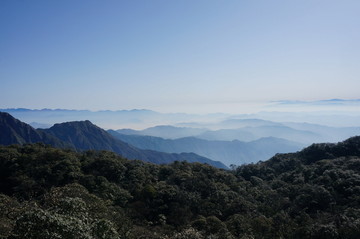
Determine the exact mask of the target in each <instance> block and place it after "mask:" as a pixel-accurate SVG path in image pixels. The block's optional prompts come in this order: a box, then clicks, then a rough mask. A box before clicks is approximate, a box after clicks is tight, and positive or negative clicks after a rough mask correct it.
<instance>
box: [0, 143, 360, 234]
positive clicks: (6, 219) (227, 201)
mask: <svg viewBox="0 0 360 239" xmlns="http://www.w3.org/2000/svg"><path fill="white" fill-rule="evenodd" d="M0 179H1V180H0V183H1V184H0V189H1V194H0V235H1V236H0V238H9V239H17V238H19V239H20V238H36V239H42V238H67V239H71V238H74V239H75V238H106V239H110V238H114V239H115V238H164V239H165V238H209V239H210V238H229V239H230V238H234V239H235V238H339V239H340V238H353V239H355V238H359V235H360V137H354V138H350V139H348V140H346V141H344V142H342V143H339V144H315V145H312V146H310V147H308V148H306V149H304V150H302V151H300V152H298V153H293V154H278V155H276V156H274V157H273V158H272V159H270V160H268V161H266V162H261V163H257V164H250V165H243V166H241V167H238V168H234V169H233V170H231V171H227V170H223V169H217V168H214V167H212V166H209V165H204V164H200V163H187V162H174V163H172V164H169V165H155V164H150V163H145V162H143V161H137V160H127V159H124V158H121V157H119V156H117V155H116V154H114V153H112V152H107V151H87V152H82V153H78V152H74V151H71V150H62V149H56V148H52V147H50V146H45V145H43V144H29V145H24V146H19V145H13V146H6V147H5V146H1V147H0Z"/></svg>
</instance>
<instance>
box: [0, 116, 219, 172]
mask: <svg viewBox="0 0 360 239" xmlns="http://www.w3.org/2000/svg"><path fill="white" fill-rule="evenodd" d="M36 142H43V143H45V144H50V145H53V146H55V147H62V148H73V149H76V150H109V151H113V152H115V153H118V154H120V155H121V156H123V157H126V158H129V159H139V160H143V161H146V162H152V163H157V164H163V163H171V162H174V161H184V160H186V161H188V162H200V163H207V164H210V165H213V166H215V167H219V168H226V166H225V165H224V164H222V163H221V162H215V161H213V160H210V159H207V158H205V157H202V156H199V155H196V154H194V153H181V154H175V153H174V154H169V153H163V152H157V151H153V150H142V149H138V148H136V147H134V146H131V145H129V144H127V143H125V142H122V141H120V140H117V139H115V138H114V137H113V136H111V135H110V134H109V133H107V132H106V131H105V130H103V129H101V128H99V127H97V126H96V125H94V124H92V123H91V122H90V121H77V122H67V123H61V124H55V125H54V126H53V127H51V128H49V129H34V128H33V127H31V126H30V125H28V124H26V123H23V122H21V121H19V120H17V119H15V118H14V117H12V116H11V115H10V114H8V113H4V112H0V144H2V145H10V144H25V143H36Z"/></svg>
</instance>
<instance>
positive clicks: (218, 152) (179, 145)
mask: <svg viewBox="0 0 360 239" xmlns="http://www.w3.org/2000/svg"><path fill="white" fill-rule="evenodd" d="M108 132H109V133H110V134H112V135H113V136H114V137H115V138H117V139H120V140H122V141H124V142H127V143H129V144H131V145H134V146H135V147H138V148H141V149H151V150H156V151H161V152H167V153H182V152H193V153H196V154H198V155H201V156H204V157H207V158H210V159H213V160H218V161H221V162H223V163H225V164H226V165H231V164H235V165H241V164H244V163H251V162H258V161H260V160H267V159H269V158H270V157H272V156H273V155H275V154H276V153H287V152H294V151H298V150H300V149H301V148H303V146H304V145H302V144H299V143H295V142H291V141H288V140H284V139H277V138H272V137H268V138H262V139H259V140H256V141H252V142H241V141H238V140H234V141H215V140H214V141H209V140H203V139H198V138H194V137H185V138H180V139H174V140H171V139H163V138H160V137H152V136H141V135H125V134H119V133H118V132H116V131H112V130H109V131H108Z"/></svg>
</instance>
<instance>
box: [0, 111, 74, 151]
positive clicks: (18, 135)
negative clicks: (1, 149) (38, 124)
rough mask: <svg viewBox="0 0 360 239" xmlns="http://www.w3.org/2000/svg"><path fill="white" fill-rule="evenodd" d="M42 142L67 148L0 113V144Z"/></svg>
mask: <svg viewBox="0 0 360 239" xmlns="http://www.w3.org/2000/svg"><path fill="white" fill-rule="evenodd" d="M37 142H43V143H45V144H51V145H53V146H55V147H68V146H69V145H67V144H66V143H64V142H62V141H61V140H59V139H57V138H56V137H54V136H52V135H49V134H47V133H45V132H40V131H38V130H36V129H34V128H33V127H31V126H30V125H28V124H26V123H23V122H21V121H20V120H17V119H15V118H14V117H13V116H11V115H10V114H8V113H5V112H0V144H1V145H10V144H25V143H37Z"/></svg>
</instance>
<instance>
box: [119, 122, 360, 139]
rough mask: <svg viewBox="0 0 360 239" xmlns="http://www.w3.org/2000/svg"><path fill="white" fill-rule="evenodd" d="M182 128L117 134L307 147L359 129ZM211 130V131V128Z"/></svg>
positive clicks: (252, 124) (226, 125)
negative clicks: (266, 140)
mask: <svg viewBox="0 0 360 239" xmlns="http://www.w3.org/2000/svg"><path fill="white" fill-rule="evenodd" d="M180 125H181V126H182V127H175V126H170V125H161V126H155V127H150V128H147V129H144V130H131V129H120V130H117V132H118V133H120V134H126V135H143V136H154V137H161V138H165V139H179V138H183V137H196V138H199V139H205V140H212V141H214V140H215V141H232V140H239V141H244V142H251V141H255V140H258V139H261V138H267V137H275V138H281V139H285V140H288V141H292V142H297V143H299V144H301V145H310V144H312V143H319V142H332V143H335V142H339V141H342V140H344V139H347V138H349V137H352V136H355V135H360V127H329V126H323V125H318V124H309V123H297V122H283V123H280V122H272V121H267V120H259V119H231V120H225V121H220V122H218V123H211V124H210V123H209V124H205V125H203V126H204V127H203V128H196V126H198V124H196V123H194V124H192V123H187V124H180ZM184 125H187V127H184ZM209 128H210V129H213V130H210V129H209Z"/></svg>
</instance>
